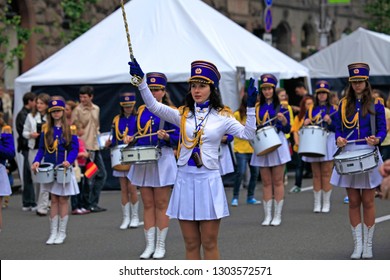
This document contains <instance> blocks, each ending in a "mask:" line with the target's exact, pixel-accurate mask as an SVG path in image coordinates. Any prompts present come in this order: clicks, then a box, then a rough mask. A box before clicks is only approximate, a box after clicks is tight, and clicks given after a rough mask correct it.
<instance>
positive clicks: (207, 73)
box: [188, 60, 221, 88]
mask: <svg viewBox="0 0 390 280" xmlns="http://www.w3.org/2000/svg"><path fill="white" fill-rule="evenodd" d="M220 79H221V74H220V73H219V71H218V68H217V66H215V65H214V64H213V63H211V62H208V61H204V60H195V61H193V62H192V63H191V78H190V79H189V80H188V82H189V83H191V82H201V83H207V84H212V85H214V86H215V87H216V88H218V86H219V80H220Z"/></svg>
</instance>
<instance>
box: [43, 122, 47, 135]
mask: <svg viewBox="0 0 390 280" xmlns="http://www.w3.org/2000/svg"><path fill="white" fill-rule="evenodd" d="M47 129H48V128H47V123H44V124H43V125H42V131H43V132H44V133H47Z"/></svg>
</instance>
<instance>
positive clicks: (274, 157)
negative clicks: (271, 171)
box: [250, 131, 291, 167]
mask: <svg viewBox="0 0 390 280" xmlns="http://www.w3.org/2000/svg"><path fill="white" fill-rule="evenodd" d="M278 136H279V139H280V141H281V142H282V145H281V146H280V147H279V148H277V149H276V150H275V151H273V152H271V153H268V154H266V155H263V156H257V155H256V154H255V153H253V154H252V158H251V163H250V165H253V166H260V167H272V166H278V165H281V164H285V163H286V162H289V161H290V160H291V155H290V149H289V147H288V142H287V139H286V136H285V135H284V133H283V132H281V131H280V132H279V133H278Z"/></svg>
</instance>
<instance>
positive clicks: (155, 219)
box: [128, 72, 179, 259]
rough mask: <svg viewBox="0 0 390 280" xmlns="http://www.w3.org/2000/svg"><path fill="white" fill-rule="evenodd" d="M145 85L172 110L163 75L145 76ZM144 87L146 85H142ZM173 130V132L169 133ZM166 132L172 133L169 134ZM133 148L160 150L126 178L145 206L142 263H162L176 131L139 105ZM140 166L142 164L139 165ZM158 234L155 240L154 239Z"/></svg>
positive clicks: (149, 74) (173, 181) (155, 98)
mask: <svg viewBox="0 0 390 280" xmlns="http://www.w3.org/2000/svg"><path fill="white" fill-rule="evenodd" d="M146 76H147V84H148V86H149V89H150V90H151V92H152V94H153V95H152V98H153V97H154V98H153V100H156V102H158V103H162V104H165V105H169V106H172V105H173V104H172V102H171V101H170V99H169V96H168V93H167V91H166V90H165V87H166V85H167V78H166V76H165V75H164V74H163V73H157V72H155V73H148V74H147V75H146ZM145 87H146V85H145ZM172 130H173V131H172ZM169 131H171V132H170V133H169ZM137 132H138V134H139V135H138V137H139V136H145V137H140V138H138V139H137V142H136V147H139V148H140V149H142V147H144V146H146V147H151V146H152V147H157V146H158V147H159V148H161V157H160V158H159V159H158V160H157V161H155V162H153V163H145V164H135V165H132V166H131V168H130V171H129V174H128V178H129V179H130V181H131V182H132V183H133V184H134V185H136V186H139V187H140V190H141V198H142V202H143V205H144V232H145V239H146V248H145V251H144V252H143V253H142V254H141V256H140V258H141V259H149V258H151V257H153V258H154V259H162V258H163V257H164V256H165V239H166V236H167V233H168V225H169V217H168V216H167V215H166V211H167V207H168V201H169V194H170V191H171V186H172V185H173V184H174V183H175V179H176V176H175V174H176V171H177V167H176V158H175V156H174V153H173V149H174V148H176V146H177V142H178V139H179V128H178V127H177V126H175V125H173V124H171V123H169V122H166V121H164V120H162V119H160V118H159V117H158V116H156V115H155V114H153V113H152V112H151V111H149V109H148V108H146V106H145V105H142V106H140V107H139V108H138V117H137ZM141 163H142V162H141ZM156 232H157V238H156V237H155V236H156Z"/></svg>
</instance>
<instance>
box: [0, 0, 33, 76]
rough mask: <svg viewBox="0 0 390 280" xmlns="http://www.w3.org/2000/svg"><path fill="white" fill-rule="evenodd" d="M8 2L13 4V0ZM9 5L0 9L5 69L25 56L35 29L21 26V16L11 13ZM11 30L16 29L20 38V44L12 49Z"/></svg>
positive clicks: (0, 57) (0, 48)
mask: <svg viewBox="0 0 390 280" xmlns="http://www.w3.org/2000/svg"><path fill="white" fill-rule="evenodd" d="M6 4H9V5H11V4H12V0H7V3H6ZM8 7H9V6H8V5H5V7H4V9H2V10H1V11H0V23H1V25H0V61H3V68H4V69H5V68H11V69H12V68H13V67H14V62H15V61H16V60H17V59H23V58H24V47H25V46H26V44H27V42H28V40H29V39H30V37H31V33H32V32H33V31H34V30H32V31H31V30H28V29H26V28H23V27H22V26H21V17H20V16H19V15H16V14H14V15H10V14H9V8H8ZM7 15H8V16H7ZM9 30H14V31H15V33H16V37H17V40H18V45H17V46H16V47H14V48H12V49H9V44H10V38H9ZM4 69H3V70H4Z"/></svg>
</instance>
